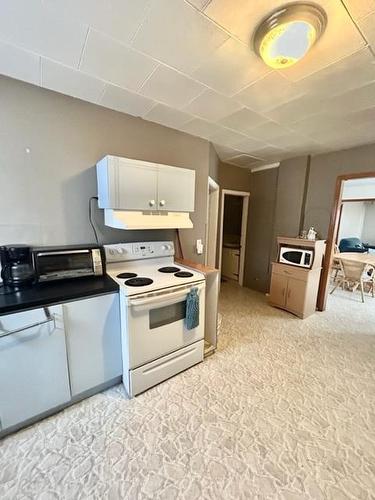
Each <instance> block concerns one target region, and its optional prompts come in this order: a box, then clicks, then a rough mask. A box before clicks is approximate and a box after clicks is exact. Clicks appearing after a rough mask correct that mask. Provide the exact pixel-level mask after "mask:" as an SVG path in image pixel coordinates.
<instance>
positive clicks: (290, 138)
mask: <svg viewBox="0 0 375 500" xmlns="http://www.w3.org/2000/svg"><path fill="white" fill-rule="evenodd" d="M269 142H270V143H271V145H272V146H275V147H279V148H283V149H291V150H294V149H295V150H298V149H301V148H304V149H305V148H307V149H309V147H313V146H314V145H315V143H314V140H313V139H312V138H309V137H305V136H302V135H298V134H296V133H294V132H290V133H288V134H285V135H282V136H280V137H274V138H273V139H271V140H270V141H269Z"/></svg>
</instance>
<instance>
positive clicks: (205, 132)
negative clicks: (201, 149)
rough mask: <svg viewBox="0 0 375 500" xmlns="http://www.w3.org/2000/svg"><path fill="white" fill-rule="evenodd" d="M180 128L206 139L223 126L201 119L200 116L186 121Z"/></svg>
mask: <svg viewBox="0 0 375 500" xmlns="http://www.w3.org/2000/svg"><path fill="white" fill-rule="evenodd" d="M179 130H182V131H183V132H186V133H188V134H192V135H196V136H198V137H203V138H204V139H209V138H211V137H212V136H213V135H215V134H217V133H218V132H220V131H221V127H219V125H216V124H215V123H211V122H209V121H207V120H201V119H200V118H193V120H191V121H189V122H187V123H185V124H184V125H182V127H179Z"/></svg>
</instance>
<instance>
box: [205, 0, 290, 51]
mask: <svg viewBox="0 0 375 500" xmlns="http://www.w3.org/2000/svg"><path fill="white" fill-rule="evenodd" d="M284 4H285V0H261V1H260V0H256V1H249V0H236V1H235V4H234V2H233V0H212V1H211V2H210V3H209V5H208V6H207V8H206V9H205V11H204V13H205V14H206V15H207V16H208V17H210V18H211V19H213V20H214V21H215V22H217V23H218V24H220V25H221V26H223V27H224V28H225V29H226V30H228V31H229V32H231V33H233V34H234V35H235V36H236V37H238V38H240V39H241V40H242V41H243V42H245V43H247V44H248V43H249V40H251V38H252V36H253V33H254V31H255V28H256V26H257V25H258V23H259V22H260V21H261V20H262V19H263V18H264V17H265V16H266V15H267V14H268V13H269V12H271V11H272V10H273V9H275V8H277V7H280V5H284Z"/></svg>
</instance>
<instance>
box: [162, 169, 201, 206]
mask: <svg viewBox="0 0 375 500" xmlns="http://www.w3.org/2000/svg"><path fill="white" fill-rule="evenodd" d="M159 167H160V168H159V170H158V202H159V206H158V210H169V211H171V212H194V193H195V172H194V170H188V169H186V168H177V167H168V166H166V165H160V166H159Z"/></svg>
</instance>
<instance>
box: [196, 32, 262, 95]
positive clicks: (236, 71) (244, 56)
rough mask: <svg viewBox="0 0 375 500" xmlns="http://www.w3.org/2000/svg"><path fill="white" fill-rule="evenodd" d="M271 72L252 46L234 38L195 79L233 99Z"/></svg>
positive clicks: (200, 68) (206, 64)
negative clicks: (242, 90) (235, 95)
mask: <svg viewBox="0 0 375 500" xmlns="http://www.w3.org/2000/svg"><path fill="white" fill-rule="evenodd" d="M269 71H270V69H269V68H267V66H266V65H265V64H264V63H263V62H262V61H261V60H260V59H259V57H258V56H256V54H255V53H254V52H253V51H252V50H250V47H249V45H248V44H246V45H245V44H243V43H241V42H238V41H236V40H234V39H233V38H230V39H229V40H227V41H226V42H225V43H223V45H221V46H220V47H219V48H218V49H217V50H216V51H215V52H214V53H213V54H211V55H210V56H209V58H208V59H207V60H206V61H204V63H203V64H202V65H201V66H200V67H199V68H198V69H197V70H196V71H195V72H194V73H193V77H194V78H196V79H197V80H199V81H201V82H203V83H205V84H206V85H208V86H209V87H211V88H213V89H215V90H217V91H219V92H222V93H223V94H226V95H229V96H230V95H233V94H234V93H236V92H238V91H239V90H241V89H242V88H243V87H245V86H246V85H248V84H249V83H251V82H254V81H256V80H258V79H259V78H261V77H262V76H263V75H265V74H266V73H268V72H269Z"/></svg>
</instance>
